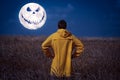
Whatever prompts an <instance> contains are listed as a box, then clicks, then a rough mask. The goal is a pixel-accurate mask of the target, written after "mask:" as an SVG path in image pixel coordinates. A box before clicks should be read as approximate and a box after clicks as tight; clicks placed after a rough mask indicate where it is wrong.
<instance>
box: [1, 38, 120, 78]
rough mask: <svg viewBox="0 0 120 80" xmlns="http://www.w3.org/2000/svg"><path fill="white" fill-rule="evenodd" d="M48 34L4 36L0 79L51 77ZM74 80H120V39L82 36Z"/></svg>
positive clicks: (75, 60)
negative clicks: (45, 47) (45, 50)
mask: <svg viewBox="0 0 120 80" xmlns="http://www.w3.org/2000/svg"><path fill="white" fill-rule="evenodd" d="M45 39H46V37H44V36H0V80H49V70H50V64H51V59H48V58H46V56H45V55H44V54H43V52H42V50H41V43H42V42H43V41H44V40H45ZM80 39H81V41H82V42H83V44H84V46H85V50H84V52H83V53H82V54H81V56H80V57H78V58H76V59H73V60H72V63H73V71H74V75H72V76H73V77H72V78H71V80H120V38H87V37H86V38H80Z"/></svg>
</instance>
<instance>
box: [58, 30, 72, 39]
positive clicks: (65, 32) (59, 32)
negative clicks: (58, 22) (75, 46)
mask: <svg viewBox="0 0 120 80" xmlns="http://www.w3.org/2000/svg"><path fill="white" fill-rule="evenodd" d="M57 32H58V34H59V35H60V36H61V37H63V38H67V37H70V36H71V33H70V32H69V31H67V30H66V29H58V31H57Z"/></svg>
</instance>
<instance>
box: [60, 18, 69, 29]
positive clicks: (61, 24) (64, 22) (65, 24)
mask: <svg viewBox="0 0 120 80" xmlns="http://www.w3.org/2000/svg"><path fill="white" fill-rule="evenodd" d="M66 27H67V23H66V21H65V20H60V21H59V22H58V29H66Z"/></svg>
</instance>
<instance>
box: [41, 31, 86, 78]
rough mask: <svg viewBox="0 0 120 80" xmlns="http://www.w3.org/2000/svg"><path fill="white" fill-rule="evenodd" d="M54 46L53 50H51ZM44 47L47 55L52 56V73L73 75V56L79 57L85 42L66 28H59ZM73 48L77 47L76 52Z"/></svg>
mask: <svg viewBox="0 0 120 80" xmlns="http://www.w3.org/2000/svg"><path fill="white" fill-rule="evenodd" d="M50 48H52V50H53V54H52V53H51V52H52V51H51V50H50ZM42 49H43V51H44V53H45V54H46V56H48V57H52V58H53V60H52V65H51V72H50V73H51V75H53V76H57V77H63V76H66V77H70V76H71V68H72V65H71V58H72V57H77V56H79V55H80V53H81V52H82V51H83V49H84V48H83V44H82V43H81V41H80V40H79V39H77V38H76V37H75V36H74V35H72V34H71V33H70V32H68V31H67V30H66V29H58V31H57V32H55V33H53V34H52V35H50V36H49V37H48V38H47V39H46V40H45V41H44V42H43V43H42ZM73 49H75V51H74V53H73V54H72V52H73Z"/></svg>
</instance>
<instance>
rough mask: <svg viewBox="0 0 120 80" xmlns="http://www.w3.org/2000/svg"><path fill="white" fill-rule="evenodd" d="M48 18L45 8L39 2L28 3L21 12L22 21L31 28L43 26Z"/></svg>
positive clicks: (26, 26) (20, 18)
mask: <svg viewBox="0 0 120 80" xmlns="http://www.w3.org/2000/svg"><path fill="white" fill-rule="evenodd" d="M46 18H47V15H46V12H45V10H44V8H43V7H42V6H40V5H39V4H37V3H28V4H26V5H24V6H23V7H22V8H21V10H20V12H19V20H20V23H21V24H22V25H23V26H24V27H25V28H27V29H31V30H36V29H38V28H41V27H42V26H43V25H44V24H45V22H46Z"/></svg>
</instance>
